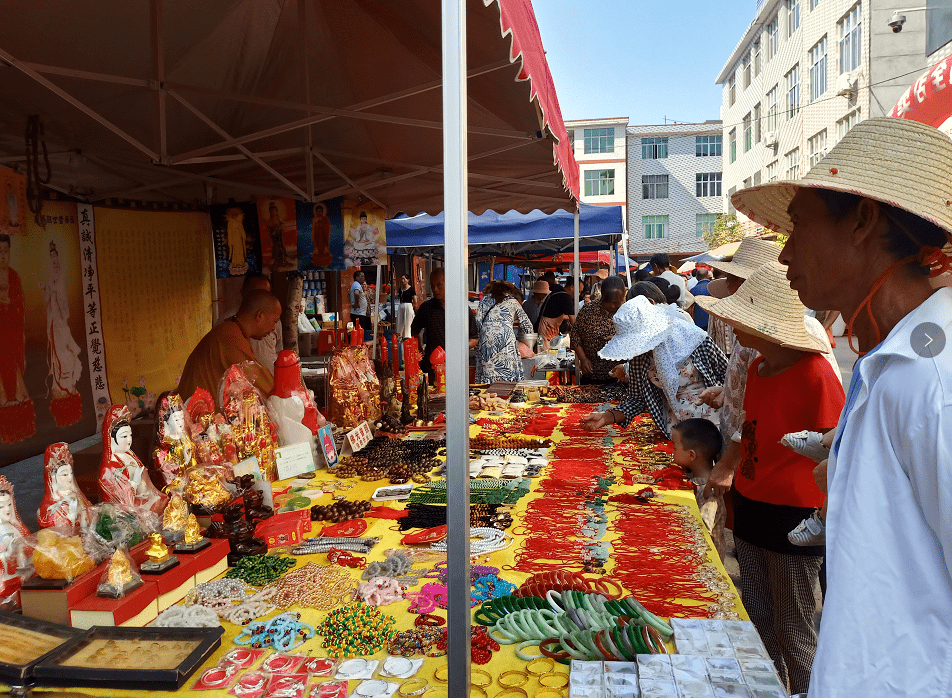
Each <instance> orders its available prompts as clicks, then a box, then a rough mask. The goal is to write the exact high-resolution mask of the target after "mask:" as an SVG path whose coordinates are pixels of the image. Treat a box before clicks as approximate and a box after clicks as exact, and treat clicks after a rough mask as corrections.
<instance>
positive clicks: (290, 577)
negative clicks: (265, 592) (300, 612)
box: [268, 562, 354, 611]
mask: <svg viewBox="0 0 952 698" xmlns="http://www.w3.org/2000/svg"><path fill="white" fill-rule="evenodd" d="M268 588H269V589H272V590H273V593H272V595H271V596H270V599H269V600H270V601H271V603H273V604H274V605H275V606H278V607H279V608H288V607H289V606H294V605H297V606H306V607H308V608H316V609H318V610H321V611H329V610H331V609H332V608H334V607H335V606H338V605H339V604H340V603H341V602H342V601H343V600H344V599H345V598H348V599H349V598H350V594H351V590H352V589H353V588H354V580H353V579H351V577H350V575H349V574H348V573H347V572H346V570H344V569H342V568H340V567H321V566H319V565H316V564H314V563H313V562H309V563H307V564H306V565H304V567H301V568H300V569H296V570H294V571H293V572H290V573H289V574H287V575H285V576H284V577H282V578H281V579H279V580H277V581H276V582H273V583H272V584H271V585H270V586H269V587H268Z"/></svg>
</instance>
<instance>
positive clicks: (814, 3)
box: [810, 0, 820, 12]
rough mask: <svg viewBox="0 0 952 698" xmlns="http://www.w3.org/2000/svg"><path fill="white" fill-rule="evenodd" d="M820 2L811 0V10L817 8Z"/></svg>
mask: <svg viewBox="0 0 952 698" xmlns="http://www.w3.org/2000/svg"><path fill="white" fill-rule="evenodd" d="M819 4H820V0H810V11H811V12H812V11H813V10H815V9H816V7H817V5H819Z"/></svg>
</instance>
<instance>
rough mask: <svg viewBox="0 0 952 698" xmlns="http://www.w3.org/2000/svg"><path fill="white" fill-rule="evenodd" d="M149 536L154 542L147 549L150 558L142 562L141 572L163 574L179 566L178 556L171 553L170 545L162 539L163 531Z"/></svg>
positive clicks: (147, 555) (146, 552)
mask: <svg viewBox="0 0 952 698" xmlns="http://www.w3.org/2000/svg"><path fill="white" fill-rule="evenodd" d="M149 538H150V539H151V540H152V544H151V545H150V546H149V548H148V550H146V551H145V554H146V557H148V558H149V559H148V560H147V561H145V562H143V563H142V566H141V567H140V568H139V571H140V572H145V573H148V574H161V573H162V572H165V571H167V570H170V569H172V568H173V567H176V566H178V564H179V560H178V558H177V557H175V555H172V554H171V552H170V551H169V548H168V546H167V545H166V544H165V542H164V541H163V540H162V534H161V533H159V532H155V533H152V534H150V535H149Z"/></svg>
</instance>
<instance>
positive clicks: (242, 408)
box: [221, 365, 278, 482]
mask: <svg viewBox="0 0 952 698" xmlns="http://www.w3.org/2000/svg"><path fill="white" fill-rule="evenodd" d="M221 392H222V404H223V405H224V406H225V410H224V411H225V419H226V421H227V422H228V424H229V425H230V427H231V432H230V437H231V440H232V442H233V444H234V447H235V451H236V454H235V457H236V458H237V459H238V462H241V461H243V460H245V459H246V458H250V457H251V456H255V457H256V458H257V459H258V467H259V468H260V469H261V472H262V474H263V475H264V477H265V479H266V480H268V481H269V482H273V481H274V480H276V479H277V476H278V472H277V466H276V464H275V460H274V447H275V443H276V441H277V438H276V432H277V428H276V427H275V425H274V424H273V423H272V422H271V419H270V418H269V417H268V411H267V410H266V409H265V406H264V403H263V402H262V399H261V393H259V392H258V389H257V388H255V387H254V386H253V385H252V384H251V382H250V381H249V380H248V378H247V377H246V376H245V373H244V371H242V370H241V367H239V366H237V365H236V366H232V367H231V368H229V369H228V371H227V372H226V373H225V377H224V378H223V379H222V388H221Z"/></svg>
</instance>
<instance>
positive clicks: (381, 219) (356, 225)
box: [342, 202, 387, 267]
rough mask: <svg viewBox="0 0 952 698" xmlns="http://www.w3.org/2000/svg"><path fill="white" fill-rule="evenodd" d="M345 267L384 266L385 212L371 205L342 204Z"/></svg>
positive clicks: (385, 245) (385, 248)
mask: <svg viewBox="0 0 952 698" xmlns="http://www.w3.org/2000/svg"><path fill="white" fill-rule="evenodd" d="M342 209H343V213H344V264H345V265H346V266H347V267H361V266H374V265H377V264H380V265H386V264H387V228H386V212H385V211H384V210H383V209H382V208H380V207H379V206H377V205H376V204H372V203H369V202H368V203H364V204H356V203H345V204H344V205H343V206H342Z"/></svg>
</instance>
